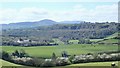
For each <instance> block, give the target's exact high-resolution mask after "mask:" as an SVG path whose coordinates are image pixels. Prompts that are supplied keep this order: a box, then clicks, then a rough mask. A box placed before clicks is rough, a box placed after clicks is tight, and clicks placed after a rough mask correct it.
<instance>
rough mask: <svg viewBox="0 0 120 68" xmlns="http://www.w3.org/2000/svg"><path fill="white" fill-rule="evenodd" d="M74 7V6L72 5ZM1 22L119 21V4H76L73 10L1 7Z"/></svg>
mask: <svg viewBox="0 0 120 68" xmlns="http://www.w3.org/2000/svg"><path fill="white" fill-rule="evenodd" d="M71 8H72V7H71ZM0 13H1V16H0V24H1V23H15V22H23V21H38V20H42V19H52V20H55V21H64V20H82V21H91V22H95V21H117V18H118V6H117V5H116V4H113V5H100V6H96V7H95V8H91V9H87V8H86V7H85V6H83V5H75V6H73V9H72V10H67V9H66V10H61V11H60V10H48V9H44V8H36V7H26V8H21V9H0Z"/></svg>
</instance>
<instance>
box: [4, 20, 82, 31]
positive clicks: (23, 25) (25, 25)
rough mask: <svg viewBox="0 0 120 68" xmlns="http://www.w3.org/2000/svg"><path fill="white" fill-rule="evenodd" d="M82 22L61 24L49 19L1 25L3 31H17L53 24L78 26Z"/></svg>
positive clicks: (63, 22) (64, 22)
mask: <svg viewBox="0 0 120 68" xmlns="http://www.w3.org/2000/svg"><path fill="white" fill-rule="evenodd" d="M81 22H83V21H62V22H56V21H53V20H49V19H44V20H40V21H34V22H16V23H10V24H2V28H3V29H19V28H31V27H38V26H50V25H54V24H78V23H81Z"/></svg>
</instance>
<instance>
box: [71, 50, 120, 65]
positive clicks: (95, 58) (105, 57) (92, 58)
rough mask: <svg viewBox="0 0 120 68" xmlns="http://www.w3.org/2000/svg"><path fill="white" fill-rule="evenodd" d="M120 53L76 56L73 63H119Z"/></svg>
mask: <svg viewBox="0 0 120 68" xmlns="http://www.w3.org/2000/svg"><path fill="white" fill-rule="evenodd" d="M119 60H120V53H105V52H104V53H97V54H92V53H88V54H82V55H79V56H74V58H73V59H72V63H87V62H106V61H119Z"/></svg>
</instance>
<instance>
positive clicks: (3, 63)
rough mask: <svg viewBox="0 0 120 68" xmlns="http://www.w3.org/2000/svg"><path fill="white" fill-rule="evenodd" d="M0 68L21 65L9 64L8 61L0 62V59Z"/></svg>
mask: <svg viewBox="0 0 120 68" xmlns="http://www.w3.org/2000/svg"><path fill="white" fill-rule="evenodd" d="M0 62H1V63H0V67H1V66H22V65H18V64H14V63H10V62H8V61H5V60H2V59H0Z"/></svg>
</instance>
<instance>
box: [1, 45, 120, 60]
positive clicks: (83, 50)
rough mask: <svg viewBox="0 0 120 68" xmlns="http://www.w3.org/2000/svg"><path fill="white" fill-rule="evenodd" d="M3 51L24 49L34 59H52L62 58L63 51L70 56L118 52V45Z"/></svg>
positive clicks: (12, 47)
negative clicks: (53, 54)
mask: <svg viewBox="0 0 120 68" xmlns="http://www.w3.org/2000/svg"><path fill="white" fill-rule="evenodd" d="M0 48H2V50H4V51H7V52H8V53H12V52H14V51H15V50H20V49H23V50H25V52H26V53H28V54H29V55H30V56H33V57H44V58H50V57H51V56H52V53H53V52H54V53H55V54H56V56H61V53H62V52H63V51H66V52H67V53H68V54H69V55H74V54H75V55H80V54H87V53H97V52H106V51H116V50H118V46H117V45H99V44H70V45H64V44H61V45H58V46H35V47H20V46H0Z"/></svg>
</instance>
